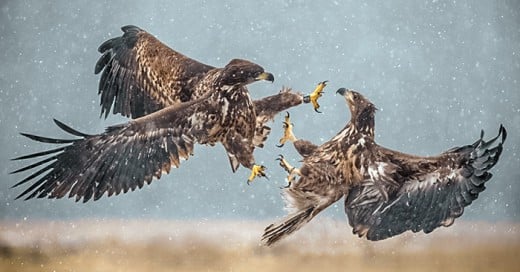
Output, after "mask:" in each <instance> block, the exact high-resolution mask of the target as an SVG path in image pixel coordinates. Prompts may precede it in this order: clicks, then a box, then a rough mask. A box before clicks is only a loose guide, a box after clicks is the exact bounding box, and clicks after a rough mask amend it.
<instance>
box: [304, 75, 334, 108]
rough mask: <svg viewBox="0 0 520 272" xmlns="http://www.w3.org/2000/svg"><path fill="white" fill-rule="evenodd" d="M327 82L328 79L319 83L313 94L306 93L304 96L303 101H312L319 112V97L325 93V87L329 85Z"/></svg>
mask: <svg viewBox="0 0 520 272" xmlns="http://www.w3.org/2000/svg"><path fill="white" fill-rule="evenodd" d="M327 82H328V80H325V81H322V82H320V83H318V86H316V89H314V91H313V92H312V93H311V94H309V95H306V96H305V97H304V98H303V102H305V103H309V102H310V103H312V106H313V107H314V111H316V112H318V113H321V111H319V110H318V109H319V108H320V104H318V99H319V98H320V97H321V96H322V95H323V89H324V88H325V86H327Z"/></svg>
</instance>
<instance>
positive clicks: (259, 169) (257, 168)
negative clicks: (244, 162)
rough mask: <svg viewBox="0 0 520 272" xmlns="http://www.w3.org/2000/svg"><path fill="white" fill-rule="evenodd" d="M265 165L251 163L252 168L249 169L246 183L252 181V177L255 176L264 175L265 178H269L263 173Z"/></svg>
mask: <svg viewBox="0 0 520 272" xmlns="http://www.w3.org/2000/svg"><path fill="white" fill-rule="evenodd" d="M265 169H266V168H265V166H263V165H256V164H255V165H253V168H252V169H251V175H250V176H249V178H248V179H247V185H249V184H251V182H252V181H253V179H255V178H256V177H264V178H266V179H269V178H267V176H266V175H265Z"/></svg>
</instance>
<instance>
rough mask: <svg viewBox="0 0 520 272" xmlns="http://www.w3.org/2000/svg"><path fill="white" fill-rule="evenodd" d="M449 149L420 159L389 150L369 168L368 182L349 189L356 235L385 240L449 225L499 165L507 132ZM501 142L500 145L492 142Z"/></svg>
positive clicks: (381, 151)
mask: <svg viewBox="0 0 520 272" xmlns="http://www.w3.org/2000/svg"><path fill="white" fill-rule="evenodd" d="M482 137H483V133H482V135H481V138H480V139H479V140H478V141H477V142H475V143H474V144H473V145H467V146H463V147H458V148H454V149H451V150H449V151H447V152H445V153H443V154H441V155H440V156H438V157H431V158H419V157H415V156H410V155H405V154H402V153H398V152H395V151H391V150H388V149H385V148H380V147H379V149H378V152H379V154H380V155H381V156H380V158H384V159H383V160H382V161H377V162H373V163H372V164H371V165H370V166H368V167H367V168H368V169H367V173H368V174H367V175H366V176H365V178H366V179H367V180H370V181H366V182H364V183H363V184H362V185H360V186H357V187H354V188H352V189H351V190H350V192H349V195H348V196H347V198H346V200H345V212H346V213H347V216H348V219H349V223H350V225H351V226H352V227H353V232H354V233H355V234H358V235H359V236H366V237H367V239H369V240H382V239H386V238H388V237H392V236H394V235H398V234H400V233H403V232H405V231H407V230H411V231H413V232H418V231H424V232H425V233H429V232H431V231H433V230H434V229H436V228H437V227H439V226H450V225H451V224H453V222H454V220H455V218H457V217H459V216H461V215H462V213H463V212H464V207H466V206H468V205H470V204H471V202H472V201H473V200H475V199H476V198H477V197H478V194H479V193H480V192H482V191H483V190H484V189H485V186H484V183H485V182H486V181H488V180H489V179H490V178H491V176H492V175H491V173H489V172H488V170H490V169H491V168H492V167H493V166H494V165H495V164H496V163H497V161H498V159H499V157H500V154H501V152H502V144H503V142H504V141H505V139H506V130H505V129H504V128H503V127H502V126H501V127H500V130H499V134H498V136H497V137H496V138H494V139H492V140H490V141H489V142H486V141H484V140H483V139H482ZM499 138H500V142H499V143H498V144H496V145H495V146H493V143H494V142H495V141H496V140H497V139H499Z"/></svg>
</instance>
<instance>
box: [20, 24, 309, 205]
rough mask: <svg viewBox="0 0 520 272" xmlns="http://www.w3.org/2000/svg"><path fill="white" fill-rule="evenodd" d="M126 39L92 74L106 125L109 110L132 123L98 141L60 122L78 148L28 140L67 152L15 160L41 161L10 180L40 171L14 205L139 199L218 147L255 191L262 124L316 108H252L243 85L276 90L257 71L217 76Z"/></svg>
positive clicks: (258, 104)
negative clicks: (198, 151)
mask: <svg viewBox="0 0 520 272" xmlns="http://www.w3.org/2000/svg"><path fill="white" fill-rule="evenodd" d="M122 30H123V32H124V34H123V35H122V36H120V37H116V38H113V39H110V40H108V41H106V42H104V43H103V44H101V46H100V47H99V51H100V52H101V53H102V56H101V57H100V59H99V60H98V62H97V63H96V66H95V73H100V72H102V75H101V79H100V82H99V94H100V96H101V108H102V111H101V114H102V115H103V114H104V115H105V117H107V116H108V113H109V112H110V110H111V109H112V112H113V113H116V114H117V113H119V114H121V115H123V116H127V117H131V118H133V119H132V120H131V121H129V122H127V123H123V124H119V125H114V126H110V127H108V128H107V129H106V130H105V132H103V133H100V134H94V135H90V134H86V133H83V132H79V131H77V130H75V129H73V128H71V127H70V126H67V125H65V124H64V123H62V122H60V121H58V120H56V119H54V122H55V124H56V125H57V126H58V127H59V128H60V129H62V130H63V131H65V132H67V133H69V134H71V135H72V136H76V137H79V138H74V139H56V138H49V137H42V136H37V135H33V134H28V133H21V134H22V135H23V136H25V137H28V138H29V139H32V140H34V141H38V142H43V143H50V144H60V146H59V147H58V148H54V149H51V150H46V151H42V152H37V153H34V154H29V155H25V156H21V157H17V158H14V159H13V160H26V159H34V158H40V160H39V161H37V162H35V163H32V164H30V165H28V166H25V167H22V168H20V169H18V170H15V171H13V172H11V173H12V174H14V173H19V172H24V171H29V170H33V169H35V168H37V167H41V168H40V169H39V170H34V171H35V172H33V173H31V174H30V175H29V176H27V177H26V178H24V179H23V180H21V181H20V182H18V183H17V184H15V185H14V186H13V187H17V186H20V185H22V184H26V183H28V182H29V183H30V186H29V187H28V188H27V189H25V191H23V192H22V193H21V194H20V195H19V196H18V197H17V198H20V197H25V199H31V198H44V197H48V198H61V197H64V196H65V195H67V194H68V196H69V197H75V198H76V201H80V200H81V199H82V200H83V202H87V201H88V200H90V199H93V200H98V199H99V198H100V197H102V196H103V195H104V194H105V193H106V194H107V195H108V196H111V195H117V194H120V193H122V192H123V193H126V192H128V191H129V190H132V191H133V190H135V189H136V188H141V187H143V186H144V184H145V183H147V184H150V183H151V182H152V180H154V179H159V178H160V177H161V175H162V174H163V173H169V171H170V169H171V167H172V166H173V167H179V165H180V163H181V161H182V160H186V159H188V158H189V156H191V155H193V150H194V146H195V144H201V145H210V146H213V145H215V144H217V143H221V144H222V145H223V146H224V148H225V150H226V152H227V155H228V158H229V161H230V164H231V169H232V171H233V172H235V171H236V170H237V169H238V167H239V166H240V165H242V166H244V167H246V168H249V169H251V171H252V172H251V176H250V177H249V179H248V183H249V182H250V181H251V180H252V179H253V178H255V177H257V176H265V173H264V171H265V167H263V166H261V165H257V164H255V159H254V156H253V151H254V149H255V147H262V146H263V142H264V141H265V139H266V137H267V135H268V133H269V130H270V128H269V127H267V126H266V125H265V123H266V122H267V121H269V120H272V119H273V118H274V116H275V115H276V114H277V113H278V112H280V111H283V110H285V109H288V108H290V107H292V106H296V105H298V104H301V103H304V102H311V99H310V98H308V96H303V95H301V94H299V93H294V92H291V90H290V89H283V90H282V91H281V92H280V93H278V94H276V95H273V96H269V97H265V98H263V99H260V100H255V101H253V100H252V99H251V98H250V96H249V92H248V90H247V88H246V85H248V84H250V83H253V82H256V81H259V80H267V81H271V82H272V81H274V76H273V75H272V74H271V73H268V72H265V71H264V69H263V68H262V67H261V66H260V65H258V64H255V63H252V62H250V61H248V60H243V59H233V60H231V61H230V62H229V63H228V64H227V65H226V66H225V67H222V68H214V67H212V66H209V65H205V64H202V63H200V62H197V61H195V60H193V59H190V58H188V57H186V56H184V55H182V54H180V53H178V52H176V51H174V50H173V49H170V48H169V47H167V46H166V45H164V44H162V43H161V42H160V41H159V40H157V39H156V38H155V37H153V36H152V35H150V34H149V33H147V32H146V31H144V30H142V29H140V28H138V27H135V26H125V27H123V28H122ZM312 103H313V104H314V103H315V102H312Z"/></svg>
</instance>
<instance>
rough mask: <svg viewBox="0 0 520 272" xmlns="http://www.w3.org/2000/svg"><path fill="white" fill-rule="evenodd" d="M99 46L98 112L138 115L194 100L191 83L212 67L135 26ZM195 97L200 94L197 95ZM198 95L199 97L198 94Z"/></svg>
mask: <svg viewBox="0 0 520 272" xmlns="http://www.w3.org/2000/svg"><path fill="white" fill-rule="evenodd" d="M122 30H123V32H124V34H123V35H122V36H121V37H116V38H112V39H110V40H108V41H106V42H104V43H103V44H101V46H100V47H99V49H98V50H99V52H100V53H102V54H103V55H102V56H101V57H100V58H99V60H98V62H97V63H96V68H95V73H96V74H98V73H100V72H101V71H103V73H102V74H101V79H100V81H99V94H100V95H101V103H100V105H101V115H103V114H104V115H105V118H106V117H107V116H108V114H109V112H110V110H111V108H112V107H113V113H114V114H117V113H120V114H121V115H123V116H127V117H129V116H130V117H132V118H138V117H141V116H144V115H147V114H150V113H152V112H155V111H157V110H160V109H162V108H164V107H167V106H170V105H173V104H175V103H179V102H185V101H190V100H192V99H193V96H194V94H193V93H192V92H193V89H194V88H193V85H194V84H196V83H197V82H198V80H199V79H200V78H201V77H202V76H203V75H204V74H205V73H206V72H207V71H209V70H211V69H213V67H212V66H209V65H205V64H202V63H200V62H198V61H195V60H193V59H190V58H188V57H186V56H184V55H182V54H180V53H178V52H176V51H174V50H172V49H171V48H169V47H168V46H166V45H165V44H163V43H161V42H160V41H159V40H158V39H156V38H155V37H153V36H152V35H150V34H149V33H147V32H146V31H144V30H142V29H140V28H138V27H136V26H125V27H122ZM195 96H199V97H200V96H201V94H196V95H195ZM197 98H198V97H197Z"/></svg>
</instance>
